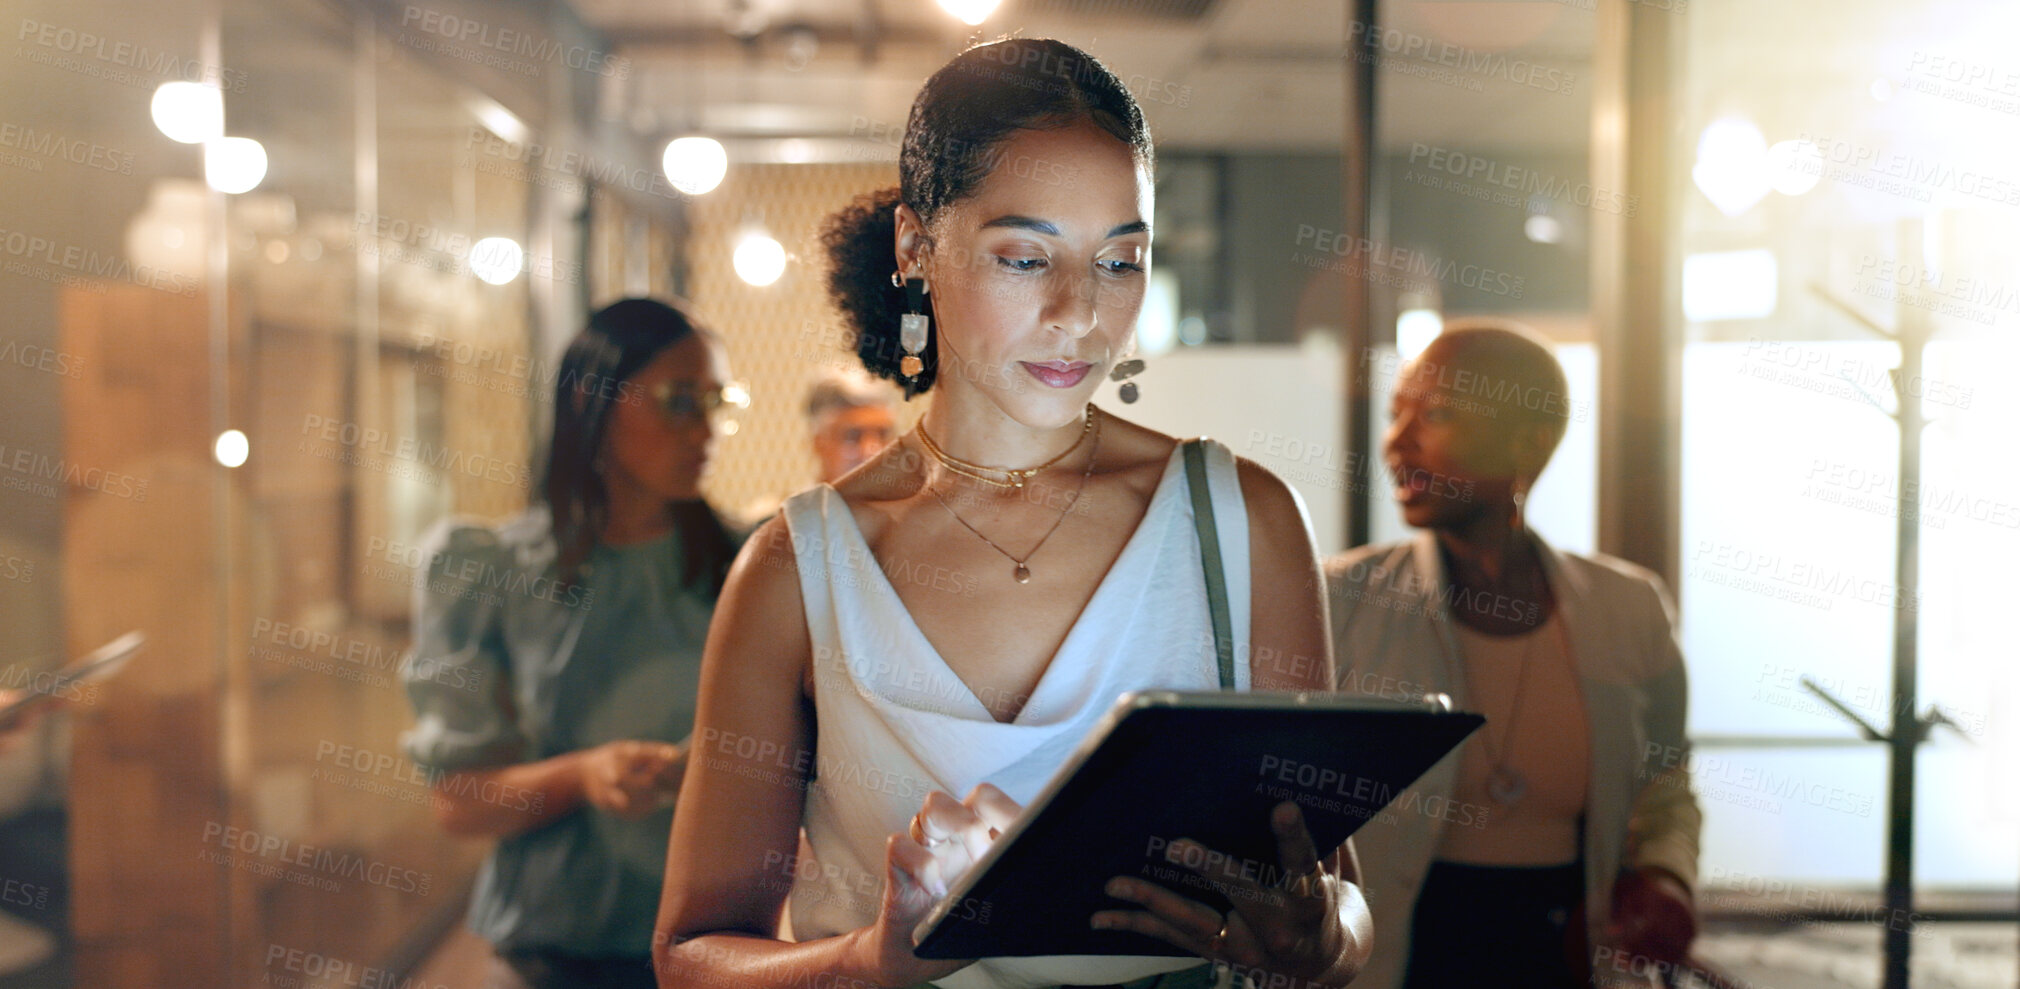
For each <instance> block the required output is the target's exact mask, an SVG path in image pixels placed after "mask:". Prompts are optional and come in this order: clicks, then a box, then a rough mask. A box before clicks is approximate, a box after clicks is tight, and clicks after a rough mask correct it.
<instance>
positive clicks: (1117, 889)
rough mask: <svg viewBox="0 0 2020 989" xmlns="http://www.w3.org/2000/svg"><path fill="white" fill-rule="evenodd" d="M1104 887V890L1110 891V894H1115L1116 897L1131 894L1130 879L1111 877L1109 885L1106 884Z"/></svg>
mask: <svg viewBox="0 0 2020 989" xmlns="http://www.w3.org/2000/svg"><path fill="white" fill-rule="evenodd" d="M1102 888H1103V890H1104V891H1106V892H1107V893H1108V895H1110V896H1114V897H1127V896H1128V895H1129V880H1127V879H1110V880H1109V881H1108V885H1107V886H1104V887H1102Z"/></svg>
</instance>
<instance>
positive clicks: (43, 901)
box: [0, 665, 97, 976]
mask: <svg viewBox="0 0 2020 989" xmlns="http://www.w3.org/2000/svg"><path fill="white" fill-rule="evenodd" d="M23 669H25V666H21V665H17V666H10V667H7V668H6V670H7V673H8V674H9V676H8V679H9V680H12V681H14V682H20V681H21V680H22V679H25V678H24V677H21V676H19V675H18V674H17V673H16V671H20V670H23ZM50 675H51V674H47V673H41V674H36V675H35V678H36V679H40V678H43V677H48V676H50ZM87 689H89V690H91V691H92V694H91V696H92V697H95V696H96V691H97V688H96V687H95V686H93V687H90V688H87ZM31 690H32V688H13V689H6V690H0V708H4V707H7V706H8V705H11V704H13V703H15V702H16V701H19V700H22V699H23V698H26V697H28V696H29V695H30V693H31ZM77 690H78V688H75V687H71V688H68V692H66V691H63V690H59V691H57V692H56V693H55V694H54V695H53V696H54V697H55V698H56V699H54V700H52V701H51V702H49V703H48V704H46V705H40V704H38V705H35V706H31V707H29V708H27V709H26V710H24V711H23V712H22V713H19V714H16V715H13V716H10V717H8V718H6V719H5V720H0V879H4V881H5V882H6V884H7V895H5V896H0V976H6V975H13V974H16V973H20V972H26V971H28V970H30V969H34V968H36V967H37V966H41V965H43V964H44V963H46V962H48V961H50V960H51V959H52V958H54V957H56V953H57V949H58V947H59V943H60V942H59V938H60V937H61V936H62V935H63V934H64V933H65V932H66V931H67V930H68V927H69V919H68V918H69V896H68V894H69V889H70V879H69V862H68V847H69V842H68V827H67V822H68V815H67V813H66V812H65V809H64V797H63V794H64V779H65V777H66V776H67V775H68V770H69V753H70V724H69V720H70V719H69V718H68V717H65V716H64V712H65V709H67V708H68V707H69V706H70V704H71V703H72V702H73V701H74V700H88V698H86V697H85V696H84V695H82V694H78V693H75V692H76V691H77Z"/></svg>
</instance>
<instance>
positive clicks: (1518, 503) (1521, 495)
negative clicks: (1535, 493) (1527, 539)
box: [1512, 477, 1529, 532]
mask: <svg viewBox="0 0 2020 989" xmlns="http://www.w3.org/2000/svg"><path fill="white" fill-rule="evenodd" d="M1512 500H1513V501H1514V502H1515V525H1514V529H1515V531H1516V532H1521V531H1522V529H1523V527H1524V526H1525V525H1526V523H1525V522H1524V521H1523V518H1522V510H1523V509H1524V508H1525V507H1526V506H1527V505H1528V503H1529V485H1528V484H1527V483H1526V482H1524V481H1523V480H1522V479H1521V478H1519V477H1518V478H1516V479H1515V492H1514V497H1513V499H1512Z"/></svg>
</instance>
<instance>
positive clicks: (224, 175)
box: [203, 137, 267, 194]
mask: <svg viewBox="0 0 2020 989" xmlns="http://www.w3.org/2000/svg"><path fill="white" fill-rule="evenodd" d="M266 177H267V149H265V148H263V147H260V142H258V141H255V140H253V139H252V138H250V137H220V138H218V139H216V140H214V141H206V142H204V145H203V180H204V181H205V182H207V183H209V184H210V187H211V188H213V189H216V190H217V191H219V192H223V193H228V194H237V193H241V192H251V191H252V190H253V189H254V188H255V187H257V186H258V185H259V184H260V180H261V179H264V178H266Z"/></svg>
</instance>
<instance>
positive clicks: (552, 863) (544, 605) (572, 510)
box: [402, 299, 743, 989]
mask: <svg viewBox="0 0 2020 989" xmlns="http://www.w3.org/2000/svg"><path fill="white" fill-rule="evenodd" d="M742 396H743V392H742V389H741V388H740V387H739V386H737V385H736V384H734V383H733V382H732V381H731V379H730V374H729V366H728V360H727V357H726V355H725V353H724V351H723V347H722V345H721V343H720V342H719V341H718V340H717V339H716V337H715V336H714V334H712V333H710V332H708V331H707V330H705V329H703V328H702V327H701V326H699V325H698V324H697V323H696V322H695V321H694V319H693V317H692V316H690V315H689V314H688V313H687V312H686V311H685V309H683V308H680V307H676V306H671V305H667V304H665V303H662V302H658V301H654V300H651V299H626V300H624V301H621V302H617V303H615V304H613V305H610V306H608V307H606V308H604V309H602V310H600V311H598V312H597V313H595V314H594V315H593V316H591V317H590V319H589V325H588V327H587V328H586V329H585V330H583V331H582V332H581V333H580V334H578V335H577V336H576V338H575V339H574V341H573V342H572V343H570V345H569V347H568V350H567V353H566V354H565V355H564V356H563V358H562V362H561V365H560V371H559V377H558V379H557V381H556V384H555V393H554V422H553V431H552V441H551V444H550V453H549V456H548V460H547V467H546V471H545V475H544V477H543V479H542V482H541V487H540V490H539V497H538V504H537V505H536V507H534V508H533V509H531V510H529V511H528V512H527V513H526V514H524V515H523V516H521V517H519V518H517V519H514V520H512V521H510V522H508V523H506V524H505V525H503V526H500V527H497V528H491V527H487V526H482V525H473V524H468V523H465V522H461V521H458V520H455V519H450V520H447V521H445V522H444V523H442V524H441V525H439V526H437V527H436V529H434V530H433V531H432V532H431V533H430V535H429V538H428V539H427V540H426V543H425V545H427V547H428V550H429V557H428V558H429V564H428V567H429V571H428V574H427V584H426V585H425V586H423V587H422V588H421V589H420V590H419V591H417V596H416V604H415V619H414V647H413V651H412V653H411V654H410V655H409V656H408V658H407V661H406V662H405V664H404V665H403V667H402V676H403V679H404V681H405V683H406V688H407V694H408V697H409V699H410V700H411V701H412V702H413V706H414V712H415V724H414V728H413V730H412V731H411V732H409V733H408V734H407V735H406V736H405V737H404V738H403V739H402V744H403V747H404V748H405V751H406V753H407V755H408V756H409V757H410V758H411V759H412V760H413V761H414V762H415V763H416V764H418V765H420V766H422V767H423V768H424V769H425V770H427V772H428V773H429V775H430V777H431V778H433V779H434V780H435V794H436V797H437V802H436V810H437V817H438V819H439V821H440V822H441V825H442V826H443V827H444V828H446V829H447V830H449V831H451V832H452V833H456V834H462V835H484V836H492V837H496V838H497V839H498V845H497V847H496V849H495V850H493V851H492V853H491V855H490V857H489V858H488V859H487V860H486V861H485V863H484V866H483V869H482V871H481V872H480V873H479V875H478V879H477V887H476V890H475V893H474V894H473V898H472V901H471V905H470V915H469V922H470V926H471V928H472V929H473V930H475V931H476V933H477V934H479V935H480V936H482V937H484V938H485V939H486V940H488V941H490V942H491V944H492V945H493V946H494V948H495V949H496V951H497V954H498V959H499V961H498V963H497V964H496V965H495V966H494V971H493V973H492V977H491V978H492V981H491V982H490V984H489V989H525V987H531V989H561V987H570V989H576V987H590V989H594V987H605V986H609V987H620V986H621V987H633V986H651V985H652V984H653V978H652V969H651V963H650V952H651V945H652V917H653V911H654V909H655V908H656V907H657V905H658V903H659V892H660V881H661V877H662V876H663V875H664V874H665V869H666V839H667V832H668V828H669V827H670V825H671V822H672V818H673V801H674V797H675V795H676V794H677V792H678V790H679V786H680V779H681V774H682V772H683V771H684V769H685V767H686V764H687V754H688V742H687V738H688V735H689V732H690V731H691V729H692V727H693V724H694V701H695V689H696V682H697V678H698V677H699V675H700V669H701V653H702V644H703V642H704V640H705V638H706V635H707V631H708V624H709V618H710V616H711V614H712V613H713V612H714V609H715V600H716V596H717V595H718V594H719V593H720V592H721V589H722V585H723V580H724V578H725V575H726V574H727V573H728V570H729V565H730V561H731V560H732V559H733V557H734V556H735V553H736V550H737V546H738V545H739V543H740V536H739V534H738V533H736V532H735V531H733V530H732V529H731V528H729V527H728V526H726V525H725V524H724V522H723V521H722V519H721V517H720V516H719V515H718V514H717V513H716V511H715V509H714V508H712V507H711V506H710V505H709V504H708V503H707V502H706V501H704V500H703V499H702V496H701V491H700V487H699V485H700V482H701V478H702V473H703V471H704V469H705V468H706V467H707V465H708V462H709V457H710V455H711V453H712V451H713V448H714V445H715V440H716V437H717V435H718V434H719V433H720V432H721V429H720V426H721V420H722V419H723V417H724V416H725V415H727V414H728V413H729V412H730V411H731V410H732V409H733V408H734V407H735V406H737V405H738V404H740V403H741V402H742V401H743V398H742Z"/></svg>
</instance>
